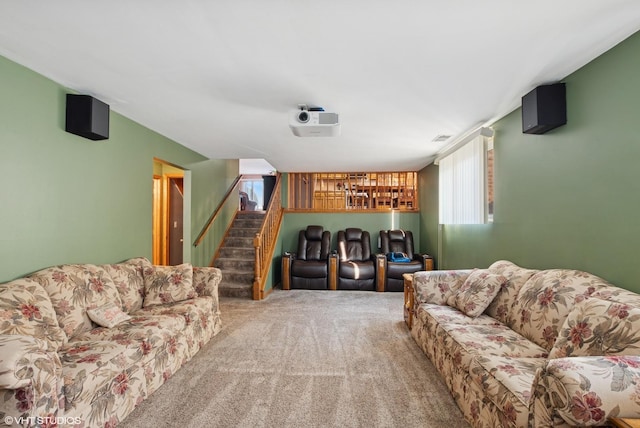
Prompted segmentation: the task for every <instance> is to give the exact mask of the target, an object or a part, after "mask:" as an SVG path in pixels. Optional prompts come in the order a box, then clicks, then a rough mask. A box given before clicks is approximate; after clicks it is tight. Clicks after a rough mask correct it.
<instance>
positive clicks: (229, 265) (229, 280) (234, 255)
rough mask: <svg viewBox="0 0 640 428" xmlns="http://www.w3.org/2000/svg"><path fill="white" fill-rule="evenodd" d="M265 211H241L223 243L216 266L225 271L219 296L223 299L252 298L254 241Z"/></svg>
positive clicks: (219, 287) (219, 288)
mask: <svg viewBox="0 0 640 428" xmlns="http://www.w3.org/2000/svg"><path fill="white" fill-rule="evenodd" d="M264 216H265V213H264V211H238V214H237V215H236V218H235V219H234V220H233V224H232V225H231V227H230V228H229V231H228V232H227V235H226V236H225V238H224V241H223V242H222V246H221V247H220V252H219V253H218V258H217V259H216V260H215V261H214V262H213V266H215V267H217V268H219V269H220V270H221V271H222V282H220V285H219V286H218V294H219V295H220V296H222V297H248V298H252V296H253V279H254V276H255V273H254V272H255V249H254V248H253V238H254V237H255V236H256V233H258V232H259V231H260V228H261V227H262V223H263V221H264Z"/></svg>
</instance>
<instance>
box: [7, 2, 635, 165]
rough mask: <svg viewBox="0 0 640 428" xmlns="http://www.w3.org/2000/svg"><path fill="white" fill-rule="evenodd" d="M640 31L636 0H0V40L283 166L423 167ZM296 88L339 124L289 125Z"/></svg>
mask: <svg viewBox="0 0 640 428" xmlns="http://www.w3.org/2000/svg"><path fill="white" fill-rule="evenodd" d="M638 30H640V1H638V0H535V1H533V0H530V1H524V0H521V1H514V0H483V1H478V0H438V1H436V0H394V1H383V0H315V1H312V0H271V1H269V0H180V1H169V0H133V1H122V0H121V1H118V0H112V1H106V0H105V1H98V0H58V1H45V0H40V1H38V0H0V55H3V56H5V57H7V58H9V59H11V60H13V61H16V62H18V63H20V64H23V65H25V66H27V67H29V68H31V69H33V70H35V71H37V72H39V73H41V74H43V75H45V76H47V77H49V78H51V79H53V80H54V81H56V82H59V83H60V84H62V85H65V86H67V87H69V88H71V89H73V90H76V91H78V92H80V93H86V94H90V95H94V96H96V97H97V98H100V99H101V100H103V101H105V102H107V103H108V104H110V105H111V108H112V110H114V111H116V112H118V113H121V114H123V115H124V116H127V117H129V118H131V119H133V120H135V121H137V122H139V123H141V124H142V125H145V126H147V127H148V128H151V129H153V130H155V131H157V132H159V133H161V134H163V135H165V136H167V137H169V138H172V139H174V140H175V141H177V142H179V143H181V144H183V145H185V146H187V147H190V148H192V149H193V150H195V151H197V152H199V153H201V154H203V155H205V156H207V157H210V158H232V159H240V158H247V159H251V158H257V159H265V160H266V161H267V162H268V163H269V164H271V165H273V166H274V167H275V168H277V169H278V170H280V171H289V172H295V171H298V172H300V171H317V172H321V171H358V170H360V171H375V170H378V171H390V170H417V169H420V168H422V167H424V166H425V165H427V164H428V163H429V162H430V161H431V159H432V157H433V155H434V154H435V153H436V152H437V151H438V150H441V149H442V148H443V146H444V145H448V144H450V143H451V141H453V140H455V139H456V137H459V136H461V135H464V134H465V133H466V132H468V131H469V130H472V129H473V128H474V127H477V126H479V125H481V124H490V123H491V122H492V121H495V120H496V119H499V118H500V117H502V116H504V115H505V114H507V113H509V112H510V111H512V110H513V109H515V108H517V107H518V106H519V105H520V98H521V97H522V95H524V94H525V93H527V92H528V91H529V90H531V89H532V88H534V87H535V86H537V85H539V84H542V83H549V82H554V81H558V80H560V79H563V78H564V77H566V76H567V75H568V74H570V73H572V72H573V71H575V70H576V69H578V68H580V67H581V66H583V65H584V64H586V63H587V62H589V61H591V60H592V59H593V58H595V57H597V56H599V55H600V54H602V53H603V52H605V51H607V50H608V49H610V48H611V47H613V46H614V45H616V44H617V43H619V42H620V41H622V40H624V39H625V38H627V37H628V36H630V35H631V34H633V33H634V32H636V31H638ZM568 90H569V91H570V90H571V88H570V87H569V88H568ZM300 103H306V104H314V105H319V106H322V107H324V108H325V110H327V111H332V112H336V113H339V114H340V121H341V123H342V126H341V127H342V135H341V136H340V137H335V138H299V137H295V136H293V134H292V133H291V131H290V129H289V127H288V112H289V111H290V110H292V109H295V108H296V107H297V105H298V104H300ZM569 108H571V106H570V105H569ZM440 134H448V135H452V136H453V137H452V138H451V139H450V140H449V141H447V142H444V143H442V142H441V143H434V142H432V140H433V139H434V138H435V137H436V136H437V135H440Z"/></svg>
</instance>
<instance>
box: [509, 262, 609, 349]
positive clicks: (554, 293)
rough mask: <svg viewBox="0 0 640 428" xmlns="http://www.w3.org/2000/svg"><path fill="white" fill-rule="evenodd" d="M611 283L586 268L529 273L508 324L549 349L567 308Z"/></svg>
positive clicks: (565, 315)
mask: <svg viewBox="0 0 640 428" xmlns="http://www.w3.org/2000/svg"><path fill="white" fill-rule="evenodd" d="M606 287H611V284H609V283H608V282H606V281H605V280H604V279H602V278H599V277H597V276H595V275H592V274H590V273H587V272H582V271H577V270H570V269H549V270H543V271H540V272H538V273H536V274H535V275H533V276H532V277H531V278H530V279H529V280H528V281H527V282H526V283H525V284H524V285H523V286H522V288H521V289H520V293H519V294H518V299H517V300H516V304H515V307H514V314H515V315H516V316H517V319H515V320H514V322H513V323H512V324H511V327H512V328H513V329H514V330H516V331H517V332H519V333H521V334H522V335H523V336H525V337H527V338H528V339H530V340H531V341H533V342H535V343H537V344H538V345H540V346H542V347H544V348H545V349H547V350H551V348H552V347H553V345H554V343H555V342H556V338H557V337H558V333H559V332H560V329H561V327H562V325H563V324H564V321H565V319H566V318H567V315H569V311H570V310H571V308H572V307H573V306H574V305H575V304H576V303H578V302H581V301H582V300H584V299H586V298H588V297H589V296H590V295H591V294H593V293H594V292H595V291H597V290H599V289H602V288H606Z"/></svg>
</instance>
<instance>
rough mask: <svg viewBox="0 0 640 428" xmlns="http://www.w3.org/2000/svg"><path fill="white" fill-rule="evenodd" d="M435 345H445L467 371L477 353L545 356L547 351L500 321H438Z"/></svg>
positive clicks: (484, 354) (531, 356)
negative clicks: (484, 322)
mask: <svg viewBox="0 0 640 428" xmlns="http://www.w3.org/2000/svg"><path fill="white" fill-rule="evenodd" d="M436 341H437V345H436V346H441V347H443V349H446V351H447V353H448V354H449V355H453V356H454V357H455V359H456V360H457V361H458V362H459V363H460V365H461V369H462V370H465V371H468V370H469V365H470V364H471V361H472V360H473V359H474V358H475V357H476V356H479V355H482V356H498V357H525V358H546V357H547V355H548V351H547V350H546V349H544V348H542V347H541V346H538V345H536V344H535V343H532V342H531V341H530V340H528V339H527V338H525V337H524V336H522V335H520V334H518V333H516V332H515V331H513V330H511V329H510V328H509V327H507V326H505V325H503V324H493V325H473V324H469V325H456V324H440V325H439V331H438V335H437V337H436Z"/></svg>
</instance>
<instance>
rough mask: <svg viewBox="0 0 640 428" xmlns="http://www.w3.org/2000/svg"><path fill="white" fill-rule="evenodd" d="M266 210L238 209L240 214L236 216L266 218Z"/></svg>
mask: <svg viewBox="0 0 640 428" xmlns="http://www.w3.org/2000/svg"><path fill="white" fill-rule="evenodd" d="M265 214H266V213H265V212H264V211H238V216H237V217H236V218H245V219H247V218H260V219H262V218H264V216H265Z"/></svg>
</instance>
